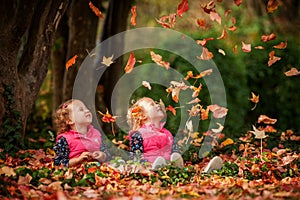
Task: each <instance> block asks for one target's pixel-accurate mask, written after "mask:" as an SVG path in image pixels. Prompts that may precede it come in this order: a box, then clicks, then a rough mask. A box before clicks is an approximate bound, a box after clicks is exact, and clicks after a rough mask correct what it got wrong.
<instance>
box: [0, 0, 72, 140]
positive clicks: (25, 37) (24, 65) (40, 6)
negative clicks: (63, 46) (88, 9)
mask: <svg viewBox="0 0 300 200" xmlns="http://www.w3.org/2000/svg"><path fill="white" fill-rule="evenodd" d="M67 5H68V0H62V1H37V0H36V1H28V2H23V1H17V0H13V1H4V0H3V1H2V3H1V8H0V15H1V22H0V29H1V33H0V63H1V66H0V67H1V71H0V110H1V111H0V124H1V128H0V133H1V138H2V137H4V136H7V134H8V132H10V133H17V132H19V133H21V134H22V135H23V136H24V134H25V128H26V120H27V117H28V115H29V114H30V111H31V108H32V106H33V104H34V102H35V99H36V97H37V94H38V92H39V90H40V87H41V84H42V82H43V80H44V78H45V76H46V73H47V69H48V65H49V60H50V55H51V47H52V44H53V37H54V33H55V31H56V29H57V26H58V24H59V22H60V20H61V17H62V15H63V14H64V12H65V10H66V8H67ZM12 127H13V128H14V130H13V129H12Z"/></svg>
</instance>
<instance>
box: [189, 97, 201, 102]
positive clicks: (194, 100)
mask: <svg viewBox="0 0 300 200" xmlns="http://www.w3.org/2000/svg"><path fill="white" fill-rule="evenodd" d="M200 101H201V100H200V99H199V98H198V97H197V98H195V99H193V100H191V101H189V102H187V103H186V104H194V103H199V102H200Z"/></svg>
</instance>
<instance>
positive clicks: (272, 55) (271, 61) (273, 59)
mask: <svg viewBox="0 0 300 200" xmlns="http://www.w3.org/2000/svg"><path fill="white" fill-rule="evenodd" d="M279 60H281V58H280V57H277V56H275V51H271V52H270V53H269V61H268V66H269V67H270V66H271V65H273V64H274V63H275V62H277V61H279Z"/></svg>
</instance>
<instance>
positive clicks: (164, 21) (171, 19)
mask: <svg viewBox="0 0 300 200" xmlns="http://www.w3.org/2000/svg"><path fill="white" fill-rule="evenodd" d="M156 21H157V23H159V24H160V25H161V26H162V27H164V28H173V27H174V26H175V23H176V13H172V14H170V15H164V16H162V17H160V18H159V19H156Z"/></svg>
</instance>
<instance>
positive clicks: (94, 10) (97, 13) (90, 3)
mask: <svg viewBox="0 0 300 200" xmlns="http://www.w3.org/2000/svg"><path fill="white" fill-rule="evenodd" d="M89 6H90V8H91V9H92V11H93V12H94V13H95V15H97V16H98V17H100V18H101V19H104V15H103V14H102V12H101V11H100V10H99V9H98V8H97V7H96V6H94V5H93V3H92V2H89Z"/></svg>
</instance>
